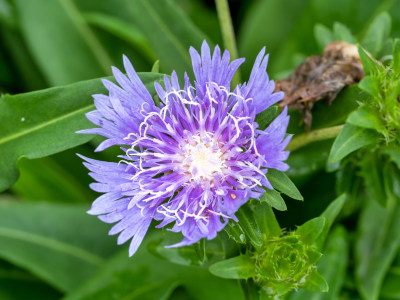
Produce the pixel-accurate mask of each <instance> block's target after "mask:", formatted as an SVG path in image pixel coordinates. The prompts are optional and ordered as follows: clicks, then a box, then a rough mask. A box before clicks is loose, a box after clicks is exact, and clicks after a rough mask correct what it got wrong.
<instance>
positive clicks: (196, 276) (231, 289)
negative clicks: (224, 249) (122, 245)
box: [65, 231, 245, 300]
mask: <svg viewBox="0 0 400 300" xmlns="http://www.w3.org/2000/svg"><path fill="white" fill-rule="evenodd" d="M161 238H162V233H161V232H160V231H157V232H152V233H149V234H147V236H146V238H145V239H144V241H143V244H142V245H141V247H140V248H139V249H138V251H137V252H136V253H135V255H134V256H133V257H128V255H127V249H123V250H122V251H121V252H120V253H118V254H117V255H115V256H113V257H112V258H111V259H110V260H108V261H107V262H106V263H105V264H104V266H103V267H102V268H101V270H100V271H99V272H97V273H96V274H95V275H94V276H93V277H92V278H90V279H89V280H87V281H86V282H83V283H82V285H81V287H80V288H79V289H76V290H75V291H73V292H71V293H69V294H67V295H66V297H65V300H83V299H85V300H89V299H92V300H103V299H104V300H108V299H130V300H133V299H136V300H153V299H168V298H169V295H170V294H171V292H172V290H173V289H174V288H175V287H177V286H179V287H182V288H183V290H184V291H185V295H184V297H183V298H184V299H194V300H203V299H233V300H244V299H245V298H244V295H243V292H242V291H241V289H240V287H239V285H237V284H236V282H235V281H232V280H226V279H222V278H218V277H215V276H213V275H212V274H210V272H209V270H208V269H205V268H200V267H188V266H182V265H178V264H174V263H171V262H169V261H167V260H163V259H160V258H158V257H156V256H154V255H151V254H150V253H149V252H148V251H147V244H148V243H151V242H153V241H157V240H160V239H161ZM154 290H156V291H154ZM154 292H156V294H155V293H154ZM103 293H105V295H104V296H103ZM111 296H112V297H111Z"/></svg>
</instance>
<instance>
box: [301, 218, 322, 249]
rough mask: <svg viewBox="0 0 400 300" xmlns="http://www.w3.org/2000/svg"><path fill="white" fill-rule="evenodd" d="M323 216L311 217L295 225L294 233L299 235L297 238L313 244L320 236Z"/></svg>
mask: <svg viewBox="0 0 400 300" xmlns="http://www.w3.org/2000/svg"><path fill="white" fill-rule="evenodd" d="M324 225H325V218H324V217H318V218H314V219H311V220H309V221H307V222H306V223H304V224H303V225H301V226H299V227H297V229H296V235H299V240H301V241H302V242H304V243H305V244H310V245H311V244H313V243H315V241H316V240H317V238H318V237H319V236H320V234H321V233H322V231H323V229H324Z"/></svg>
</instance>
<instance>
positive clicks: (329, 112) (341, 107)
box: [311, 85, 370, 130]
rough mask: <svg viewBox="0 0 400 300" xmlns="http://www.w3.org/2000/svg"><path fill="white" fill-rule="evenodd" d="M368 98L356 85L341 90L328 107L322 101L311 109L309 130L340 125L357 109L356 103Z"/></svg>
mask: <svg viewBox="0 0 400 300" xmlns="http://www.w3.org/2000/svg"><path fill="white" fill-rule="evenodd" d="M369 98H370V96H369V95H368V94H367V93H364V92H363V91H361V90H360V89H359V87H358V86H357V85H351V86H349V87H347V88H345V89H343V90H342V91H341V92H340V93H339V94H338V95H337V96H336V98H335V101H333V102H332V104H331V105H329V106H327V105H326V104H325V103H324V101H318V102H317V103H315V105H314V107H313V120H312V127H311V129H313V130H314V129H323V128H327V127H332V126H336V125H342V124H343V123H344V122H345V121H346V119H347V117H348V116H349V114H350V113H351V112H352V111H354V110H355V109H357V108H358V106H359V105H358V103H357V102H359V101H366V100H368V99H369Z"/></svg>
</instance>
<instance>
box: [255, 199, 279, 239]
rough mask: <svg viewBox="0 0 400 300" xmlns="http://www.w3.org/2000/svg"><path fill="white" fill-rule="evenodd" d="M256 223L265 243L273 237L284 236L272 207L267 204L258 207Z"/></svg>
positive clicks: (260, 204)
mask: <svg viewBox="0 0 400 300" xmlns="http://www.w3.org/2000/svg"><path fill="white" fill-rule="evenodd" d="M256 221H257V224H258V226H259V228H260V231H261V237H262V239H263V241H264V242H266V241H268V240H270V239H271V237H279V236H280V235H281V234H282V230H281V227H280V226H279V223H278V221H277V220H276V217H275V214H274V212H273V210H272V208H271V206H270V205H269V204H267V203H265V202H264V203H263V202H262V203H259V204H258V205H257V206H256Z"/></svg>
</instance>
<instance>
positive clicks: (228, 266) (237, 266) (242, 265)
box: [209, 255, 255, 279]
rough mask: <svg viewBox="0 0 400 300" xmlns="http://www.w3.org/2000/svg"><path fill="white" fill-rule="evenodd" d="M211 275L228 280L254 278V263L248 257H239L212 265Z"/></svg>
mask: <svg viewBox="0 0 400 300" xmlns="http://www.w3.org/2000/svg"><path fill="white" fill-rule="evenodd" d="M209 270H210V272H211V274H213V275H215V276H218V277H222V278H230V279H248V278H252V277H254V276H255V262H254V260H253V259H252V258H251V257H250V256H248V255H240V256H237V257H233V258H230V259H227V260H223V261H220V262H217V263H215V264H213V265H212V266H211V267H210V269H209Z"/></svg>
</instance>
